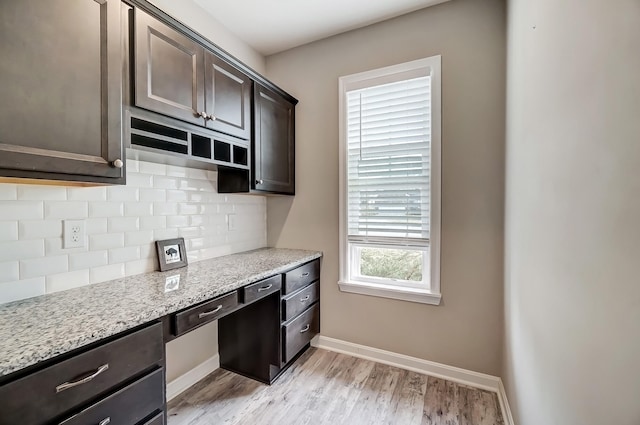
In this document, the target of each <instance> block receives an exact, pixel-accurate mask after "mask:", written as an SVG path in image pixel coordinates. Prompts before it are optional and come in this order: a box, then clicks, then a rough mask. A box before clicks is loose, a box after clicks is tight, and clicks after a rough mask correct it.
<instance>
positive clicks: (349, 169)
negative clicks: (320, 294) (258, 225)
mask: <svg viewBox="0 0 640 425" xmlns="http://www.w3.org/2000/svg"><path fill="white" fill-rule="evenodd" d="M440 60H441V59H440V56H434V57H431V58H427V59H421V60H417V61H412V62H408V63H404V64H400V65H395V66H390V67H386V68H381V69H377V70H373V71H368V72H363V73H359V74H354V75H349V76H345V77H341V78H340V83H339V84H340V282H339V284H340V289H341V290H342V291H345V292H355V293H360V294H366V295H377V296H382V297H388V298H396V299H402V300H407V301H416V302H423V303H428V304H439V303H440V298H441V296H440V268H439V266H440V110H441V106H440Z"/></svg>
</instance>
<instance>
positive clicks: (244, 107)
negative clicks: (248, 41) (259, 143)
mask: <svg viewBox="0 0 640 425" xmlns="http://www.w3.org/2000/svg"><path fill="white" fill-rule="evenodd" d="M205 62H206V69H205V78H206V82H205V86H206V102H205V104H206V110H207V114H209V115H213V116H214V117H215V120H210V121H207V127H209V128H212V129H214V130H217V131H220V132H223V133H227V134H230V135H232V136H236V137H240V138H242V139H246V140H248V139H249V138H250V137H251V87H252V81H251V79H249V77H248V76H246V75H244V74H243V73H242V72H240V71H239V70H237V69H235V68H234V67H232V66H231V65H229V64H227V63H226V62H224V61H223V60H222V59H219V58H217V57H216V56H214V55H213V54H211V53H206V54H205Z"/></svg>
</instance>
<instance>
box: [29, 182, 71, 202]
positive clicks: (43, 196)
mask: <svg viewBox="0 0 640 425" xmlns="http://www.w3.org/2000/svg"><path fill="white" fill-rule="evenodd" d="M18 199H19V200H21V201H64V200H65V199H67V189H66V188H64V187H58V186H39V185H20V186H18Z"/></svg>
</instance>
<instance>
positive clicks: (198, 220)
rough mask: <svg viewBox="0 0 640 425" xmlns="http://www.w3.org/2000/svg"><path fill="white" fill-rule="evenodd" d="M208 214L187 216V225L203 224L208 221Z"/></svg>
mask: <svg viewBox="0 0 640 425" xmlns="http://www.w3.org/2000/svg"><path fill="white" fill-rule="evenodd" d="M208 218H209V217H208V216H206V215H191V216H189V226H203V225H206V224H208V223H209V220H208Z"/></svg>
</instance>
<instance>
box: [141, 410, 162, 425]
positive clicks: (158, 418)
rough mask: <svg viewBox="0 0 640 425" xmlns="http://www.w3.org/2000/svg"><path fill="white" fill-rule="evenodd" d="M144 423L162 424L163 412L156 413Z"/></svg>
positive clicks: (150, 424) (149, 424)
mask: <svg viewBox="0 0 640 425" xmlns="http://www.w3.org/2000/svg"><path fill="white" fill-rule="evenodd" d="M144 425H164V413H158V414H157V415H156V416H154V417H153V418H151V419H149V420H148V421H147V422H145V423H144Z"/></svg>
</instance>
